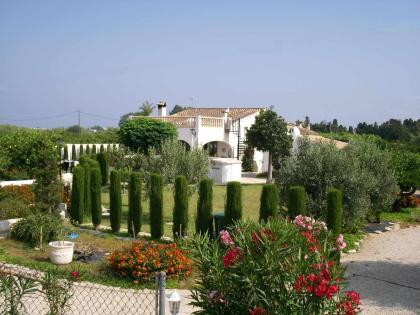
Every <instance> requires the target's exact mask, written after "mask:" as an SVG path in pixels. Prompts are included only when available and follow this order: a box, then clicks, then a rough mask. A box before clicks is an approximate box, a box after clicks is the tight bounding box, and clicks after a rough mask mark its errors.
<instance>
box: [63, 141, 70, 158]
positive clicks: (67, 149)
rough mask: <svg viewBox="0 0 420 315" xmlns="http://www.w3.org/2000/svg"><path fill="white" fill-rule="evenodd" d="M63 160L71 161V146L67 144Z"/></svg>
mask: <svg viewBox="0 0 420 315" xmlns="http://www.w3.org/2000/svg"><path fill="white" fill-rule="evenodd" d="M63 160H69V146H68V145H67V144H65V145H64V154H63Z"/></svg>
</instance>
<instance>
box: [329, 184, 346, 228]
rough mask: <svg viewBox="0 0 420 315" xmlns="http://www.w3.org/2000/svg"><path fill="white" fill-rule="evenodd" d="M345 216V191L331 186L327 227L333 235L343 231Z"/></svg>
mask: <svg viewBox="0 0 420 315" xmlns="http://www.w3.org/2000/svg"><path fill="white" fill-rule="evenodd" d="M342 216H343V193H342V192H341V191H340V190H338V189H335V188H331V189H330V190H329V191H328V193H327V222H326V223H327V227H328V229H329V230H331V231H332V233H333V235H336V236H337V235H338V234H340V233H341V225H342Z"/></svg>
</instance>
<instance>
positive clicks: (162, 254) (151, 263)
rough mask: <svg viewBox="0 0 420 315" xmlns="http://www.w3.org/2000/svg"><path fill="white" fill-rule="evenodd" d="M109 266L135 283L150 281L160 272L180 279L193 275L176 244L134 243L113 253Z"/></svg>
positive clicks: (186, 259) (187, 260)
mask: <svg viewBox="0 0 420 315" xmlns="http://www.w3.org/2000/svg"><path fill="white" fill-rule="evenodd" d="M108 265H109V267H110V268H111V270H112V271H114V272H115V273H116V274H118V275H120V276H123V277H127V278H131V279H133V282H134V283H138V282H139V281H142V282H145V281H149V280H151V279H153V277H154V275H156V274H157V273H158V272H160V271H165V272H166V275H167V277H180V278H182V277H186V276H188V275H190V273H191V263H190V260H189V259H188V258H187V257H186V252H185V251H184V250H182V249H180V248H179V247H178V246H177V244H176V243H171V244H157V243H154V242H153V241H152V242H139V241H134V242H133V243H132V244H131V247H130V248H126V249H122V250H116V251H114V252H112V254H111V255H110V256H109V257H108Z"/></svg>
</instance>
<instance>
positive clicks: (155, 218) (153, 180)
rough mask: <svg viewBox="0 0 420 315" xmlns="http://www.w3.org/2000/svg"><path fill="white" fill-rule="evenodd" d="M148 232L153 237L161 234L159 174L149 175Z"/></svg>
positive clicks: (159, 236) (160, 183)
mask: <svg viewBox="0 0 420 315" xmlns="http://www.w3.org/2000/svg"><path fill="white" fill-rule="evenodd" d="M149 199H150V207H149V209H150V232H151V234H152V237H153V238H161V237H162V235H163V178H162V176H161V175H159V174H151V175H150V196H149Z"/></svg>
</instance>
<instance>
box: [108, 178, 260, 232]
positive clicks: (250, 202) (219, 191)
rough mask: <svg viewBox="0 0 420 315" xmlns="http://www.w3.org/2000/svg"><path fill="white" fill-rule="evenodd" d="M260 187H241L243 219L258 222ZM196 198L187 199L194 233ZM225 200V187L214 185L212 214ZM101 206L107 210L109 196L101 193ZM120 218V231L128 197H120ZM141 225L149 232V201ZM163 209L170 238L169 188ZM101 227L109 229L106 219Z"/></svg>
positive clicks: (222, 208)
mask: <svg viewBox="0 0 420 315" xmlns="http://www.w3.org/2000/svg"><path fill="white" fill-rule="evenodd" d="M261 190H262V185H242V204H243V219H244V220H247V219H250V220H255V221H256V220H258V216H259V207H260V194H261ZM197 198H198V194H197V192H195V193H194V194H193V195H192V196H191V197H190V198H189V206H188V208H189V218H190V220H189V227H188V228H189V231H190V232H194V229H195V223H194V222H195V217H196V212H197ZM225 199H226V186H222V185H215V186H214V187H213V213H216V212H223V211H224V206H225ZM102 204H103V205H104V207H106V208H109V194H108V193H102ZM122 205H123V207H122V216H121V228H122V231H126V230H127V216H128V195H127V194H123V195H122ZM142 206H143V223H142V227H141V231H142V232H150V225H149V213H150V212H149V200H143V202H142ZM163 207H164V210H163V212H164V222H165V236H172V225H169V224H167V223H169V222H172V211H173V207H174V197H173V190H172V189H171V188H170V187H165V189H164V193H163ZM102 225H103V226H106V227H110V226H111V225H110V222H109V219H108V218H103V219H102Z"/></svg>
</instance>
